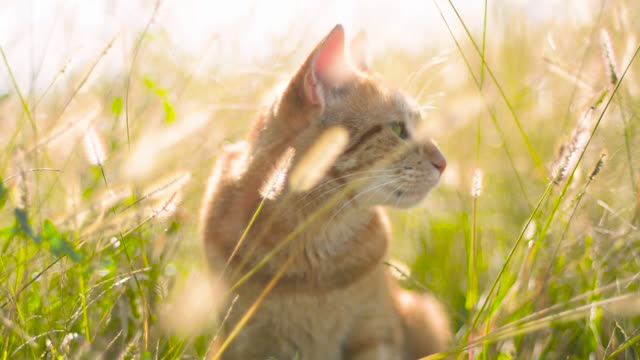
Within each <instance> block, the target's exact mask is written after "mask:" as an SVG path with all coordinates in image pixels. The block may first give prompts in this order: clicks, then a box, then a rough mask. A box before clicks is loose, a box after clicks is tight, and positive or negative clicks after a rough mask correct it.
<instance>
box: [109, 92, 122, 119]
mask: <svg viewBox="0 0 640 360" xmlns="http://www.w3.org/2000/svg"><path fill="white" fill-rule="evenodd" d="M111 111H112V112H113V113H114V114H116V116H118V115H120V113H121V112H122V98H121V97H120V96H118V97H117V98H115V99H114V100H113V102H112V103H111Z"/></svg>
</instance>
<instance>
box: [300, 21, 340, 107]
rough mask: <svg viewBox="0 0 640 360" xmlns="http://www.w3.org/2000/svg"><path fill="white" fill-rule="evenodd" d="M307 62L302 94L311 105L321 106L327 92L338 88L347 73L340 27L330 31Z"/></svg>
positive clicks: (337, 26)
mask: <svg viewBox="0 0 640 360" xmlns="http://www.w3.org/2000/svg"><path fill="white" fill-rule="evenodd" d="M309 60H310V62H309V67H308V68H307V69H306V73H305V75H304V94H305V97H306V99H307V101H309V102H310V103H311V104H313V105H320V106H323V105H324V103H325V97H326V95H327V93H328V91H330V90H331V88H333V87H336V86H339V85H340V83H342V82H343V81H344V78H345V75H346V74H347V71H348V67H347V63H346V61H345V46H344V29H343V27H342V25H339V24H338V25H336V27H334V28H333V30H331V32H330V33H329V35H327V36H326V37H325V38H324V40H323V41H322V42H321V43H320V44H319V45H318V47H317V48H316V49H315V50H314V52H313V53H312V54H311V56H310V59H309Z"/></svg>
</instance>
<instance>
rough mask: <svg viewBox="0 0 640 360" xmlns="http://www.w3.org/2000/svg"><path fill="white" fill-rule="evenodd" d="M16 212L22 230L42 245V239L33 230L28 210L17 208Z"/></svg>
mask: <svg viewBox="0 0 640 360" xmlns="http://www.w3.org/2000/svg"><path fill="white" fill-rule="evenodd" d="M14 213H15V216H16V220H17V221H18V225H20V229H21V230H22V232H23V233H24V234H25V235H26V236H28V237H29V238H31V240H33V241H34V242H35V243H36V244H38V245H40V241H41V239H40V237H39V236H36V234H35V233H34V232H33V228H32V227H31V223H30V222H29V216H28V215H27V212H26V211H25V210H24V209H22V208H15V210H14Z"/></svg>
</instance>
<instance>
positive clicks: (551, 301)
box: [0, 0, 640, 359]
mask: <svg viewBox="0 0 640 360" xmlns="http://www.w3.org/2000/svg"><path fill="white" fill-rule="evenodd" d="M0 8H1V9H2V10H1V11H0V48H1V50H2V62H1V63H0V65H1V66H0V67H1V68H2V69H0V148H1V149H2V151H1V152H0V177H1V178H2V182H1V184H2V186H1V187H0V242H1V244H0V246H2V248H1V250H0V251H1V252H2V258H1V261H0V284H1V285H0V306H1V307H0V320H1V321H2V322H3V324H4V327H3V328H0V335H1V336H0V338H2V339H4V340H2V343H0V348H1V349H2V351H0V353H2V354H3V356H4V358H13V357H18V358H36V357H42V356H44V357H56V356H63V357H65V356H66V357H72V358H96V357H103V358H106V359H110V358H117V357H120V358H204V357H206V355H207V348H208V345H209V343H210V342H211V341H212V339H213V338H214V336H215V334H216V332H217V325H218V321H219V319H217V318H216V316H215V314H216V312H217V311H218V310H219V306H221V305H219V304H221V303H222V298H223V297H224V290H222V289H219V288H216V287H215V286H214V285H212V284H213V281H212V280H211V279H210V278H209V277H208V275H207V272H206V267H205V264H204V258H203V256H202V246H201V243H200V241H199V238H198V211H199V210H198V209H199V206H200V200H201V197H202V194H203V191H204V187H205V184H206V181H207V177H208V175H209V172H210V170H211V167H212V165H213V163H214V161H215V159H216V157H217V155H218V154H219V152H220V150H221V149H222V147H223V146H224V144H225V143H229V142H235V141H238V140H241V139H243V138H244V136H245V134H246V131H247V129H248V128H249V125H250V122H251V120H252V119H253V118H254V116H255V114H256V112H257V111H259V110H260V109H261V108H262V107H263V106H264V105H265V104H267V103H268V101H269V100H268V99H270V97H271V96H272V95H273V89H274V88H275V87H276V86H277V85H278V84H280V83H281V82H283V81H286V80H287V79H288V78H289V77H290V76H291V74H292V72H293V71H295V69H296V68H297V67H298V66H299V65H300V63H301V62H302V61H303V60H304V59H305V58H306V56H307V55H308V53H309V51H310V50H311V49H312V48H313V47H314V46H315V44H316V43H317V42H318V41H319V40H320V39H321V38H322V37H323V36H324V35H325V34H326V33H327V32H328V31H329V30H330V29H331V28H332V27H333V26H334V25H335V24H336V23H342V24H343V25H344V26H345V28H346V31H347V37H349V36H353V35H355V34H356V33H357V32H358V31H359V30H365V31H367V33H368V35H369V42H370V46H371V55H372V58H373V67H374V69H375V70H376V71H378V72H379V73H380V74H381V75H382V76H383V78H384V79H385V81H386V82H387V83H389V84H390V85H392V86H395V87H398V88H400V89H402V90H403V91H405V92H406V93H408V94H409V95H411V96H413V97H414V98H415V99H416V100H417V101H418V103H419V104H420V105H421V106H422V108H423V111H424V114H425V120H426V122H427V127H428V129H429V133H430V135H431V136H432V137H433V138H434V139H435V140H436V142H437V143H438V144H439V146H440V148H441V149H442V150H443V153H444V154H445V155H446V156H447V159H448V164H449V165H448V167H447V170H446V172H445V175H444V177H443V180H442V183H441V185H440V186H439V187H438V188H437V189H436V190H434V191H433V192H432V194H430V195H429V197H428V198H427V199H426V200H425V202H424V204H422V205H421V206H420V207H418V208H415V209H412V210H409V211H407V210H402V211H399V210H393V209H388V211H389V213H390V214H391V217H392V221H393V231H394V235H395V238H396V241H395V243H394V244H392V248H391V258H390V262H391V264H390V267H391V268H392V269H393V270H394V272H396V273H397V275H398V277H399V278H400V280H401V281H402V282H403V284H404V285H405V286H406V287H408V288H412V289H414V290H416V291H430V292H432V293H434V294H436V295H437V296H438V297H439V298H440V299H441V300H442V301H443V303H445V304H446V307H447V309H448V311H449V313H450V315H451V319H452V326H453V328H454V329H455V330H456V332H457V334H456V342H455V343H454V344H452V352H453V353H455V354H458V355H459V356H468V357H469V358H490V359H493V358H501V359H508V358H518V359H537V358H551V359H555V358H576V359H584V358H598V359H601V358H623V359H637V358H640V355H639V354H640V348H638V340H640V336H639V334H640V332H639V330H638V329H639V328H640V322H639V321H638V318H637V316H636V315H637V314H638V313H639V311H640V306H639V305H638V304H640V300H639V298H638V296H637V288H638V278H637V277H638V270H639V269H640V263H639V262H638V259H639V258H640V257H638V256H637V255H638V249H639V247H638V245H639V242H640V233H639V232H638V229H637V227H638V218H639V210H638V209H639V204H640V201H639V200H638V175H639V174H640V163H639V161H638V156H637V154H638V151H637V149H638V146H640V137H639V136H638V125H637V124H638V118H639V117H640V85H639V84H640V82H639V80H640V78H639V76H640V74H638V71H639V70H640V65H639V64H638V60H634V59H635V54H636V52H637V49H638V46H639V40H640V37H639V36H640V22H639V20H638V19H637V16H636V14H638V13H640V3H638V2H637V1H633V0H620V1H613V0H609V1H606V0H601V1H597V0H584V1H577V0H571V1H553V0H538V1H529V0H518V1H442V0H434V1H400V2H390V1H382V0H375V1H326V2H317V3H310V2H302V1H285V0H278V1H269V2H266V1H204V0H185V1H170V0H167V1H159V2H155V1H142V0H140V1H120V0H112V1H106V0H105V1H98V0H96V1H68V0H67V1H62V0H59V1H56V0H42V1H40V0H32V1H17V0H16V1H14V0H0ZM483 59H484V61H483Z"/></svg>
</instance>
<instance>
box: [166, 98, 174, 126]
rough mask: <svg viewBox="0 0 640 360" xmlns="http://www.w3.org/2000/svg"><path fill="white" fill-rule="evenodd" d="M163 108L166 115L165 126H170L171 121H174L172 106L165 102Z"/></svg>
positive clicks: (167, 101)
mask: <svg viewBox="0 0 640 360" xmlns="http://www.w3.org/2000/svg"><path fill="white" fill-rule="evenodd" d="M163 106H164V112H165V114H166V115H165V118H164V121H165V122H166V123H167V124H171V123H172V122H173V120H175V119H176V112H175V111H173V106H171V104H170V103H169V100H165V101H164V103H163Z"/></svg>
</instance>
